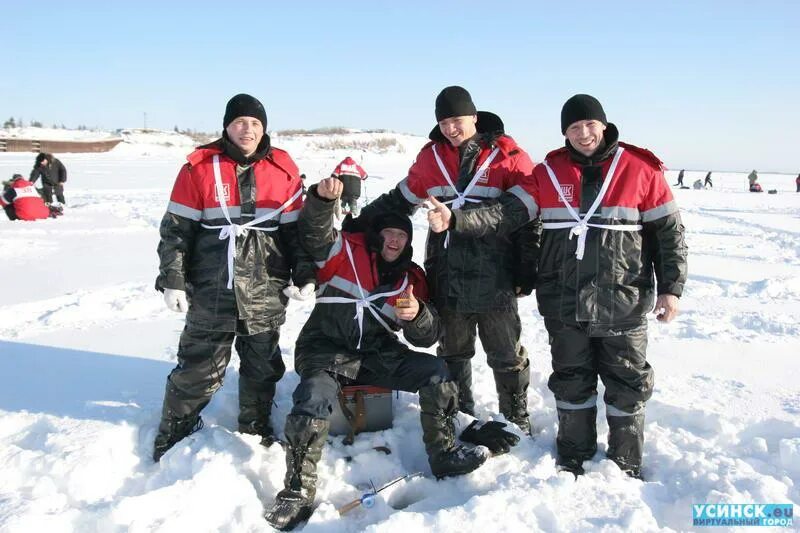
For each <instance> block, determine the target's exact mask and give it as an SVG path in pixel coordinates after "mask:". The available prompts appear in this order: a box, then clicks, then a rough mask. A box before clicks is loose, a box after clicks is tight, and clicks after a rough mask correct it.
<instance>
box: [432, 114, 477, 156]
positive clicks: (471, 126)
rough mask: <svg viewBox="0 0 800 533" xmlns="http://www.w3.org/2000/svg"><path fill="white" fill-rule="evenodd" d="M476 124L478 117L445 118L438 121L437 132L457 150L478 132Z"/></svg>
mask: <svg viewBox="0 0 800 533" xmlns="http://www.w3.org/2000/svg"><path fill="white" fill-rule="evenodd" d="M477 123H478V115H464V116H461V117H450V118H445V119H443V120H440V121H439V131H441V132H442V135H444V137H445V139H447V140H448V141H450V144H452V145H453V146H455V147H456V148H458V147H459V146H461V143H463V142H464V141H466V140H467V139H469V138H471V137H472V136H473V135H475V134H476V133H477V132H478V130H477V126H476V124H477Z"/></svg>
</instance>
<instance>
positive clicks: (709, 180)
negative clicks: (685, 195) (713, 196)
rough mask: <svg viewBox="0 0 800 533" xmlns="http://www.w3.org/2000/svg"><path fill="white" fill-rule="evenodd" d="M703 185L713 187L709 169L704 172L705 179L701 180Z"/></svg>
mask: <svg viewBox="0 0 800 533" xmlns="http://www.w3.org/2000/svg"><path fill="white" fill-rule="evenodd" d="M703 187H708V188H709V189H713V188H714V184H713V183H712V182H711V171H710V170H709V171H708V174H706V179H705V181H704V182H703Z"/></svg>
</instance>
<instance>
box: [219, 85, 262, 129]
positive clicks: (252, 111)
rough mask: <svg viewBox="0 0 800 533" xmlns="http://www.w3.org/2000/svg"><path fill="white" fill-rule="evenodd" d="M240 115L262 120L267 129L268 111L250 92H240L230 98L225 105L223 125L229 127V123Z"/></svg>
mask: <svg viewBox="0 0 800 533" xmlns="http://www.w3.org/2000/svg"><path fill="white" fill-rule="evenodd" d="M238 117H253V118H257V119H258V120H260V121H261V125H262V126H263V127H264V131H267V112H266V110H264V106H263V105H262V104H261V102H259V101H258V99H257V98H254V97H252V96H250V95H249V94H244V93H240V94H237V95H236V96H234V97H233V98H231V99H230V100H228V105H226V106H225V117H224V118H223V119H222V127H223V128H227V127H228V124H230V123H231V122H233V121H234V120H236V119H237V118H238Z"/></svg>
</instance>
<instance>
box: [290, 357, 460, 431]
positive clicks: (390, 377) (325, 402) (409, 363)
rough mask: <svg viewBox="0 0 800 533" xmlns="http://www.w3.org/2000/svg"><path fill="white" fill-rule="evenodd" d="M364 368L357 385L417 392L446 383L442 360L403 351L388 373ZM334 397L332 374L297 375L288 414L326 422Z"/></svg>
mask: <svg viewBox="0 0 800 533" xmlns="http://www.w3.org/2000/svg"><path fill="white" fill-rule="evenodd" d="M365 367H366V365H362V366H361V369H360V370H359V372H358V375H357V376H356V380H355V382H356V384H358V385H374V386H377V387H386V388H387V389H393V390H401V391H406V392H417V391H419V389H421V388H422V387H425V386H427V385H435V384H437V383H441V382H444V381H449V380H450V374H449V373H448V371H447V365H445V363H444V361H443V360H441V359H439V358H438V357H433V356H431V355H428V354H426V353H421V352H407V353H406V355H405V356H404V358H403V361H402V362H401V363H400V364H399V365H398V366H397V367H396V368H395V369H394V371H393V372H391V373H386V374H377V373H375V372H371V371H369V370H368V369H367V368H365ZM338 394H339V382H338V380H337V379H336V375H335V374H333V373H330V372H327V371H318V372H313V373H311V374H310V375H308V376H301V377H300V383H299V384H298V385H297V388H296V389H295V390H294V394H293V395H292V399H293V401H294V406H293V407H292V412H291V413H290V414H292V415H301V416H310V417H312V418H321V419H325V420H327V419H328V418H329V417H330V414H331V413H332V412H333V404H334V402H338Z"/></svg>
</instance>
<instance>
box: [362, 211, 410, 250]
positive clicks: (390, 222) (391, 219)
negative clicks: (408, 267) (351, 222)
mask: <svg viewBox="0 0 800 533" xmlns="http://www.w3.org/2000/svg"><path fill="white" fill-rule="evenodd" d="M372 227H373V228H374V229H375V233H377V234H380V232H381V230H384V229H386V228H396V229H400V230H403V231H405V232H406V235H408V242H409V243H411V238H412V237H413V236H414V230H413V227H412V226H411V220H410V219H409V218H408V217H406V216H402V215H398V214H397V213H384V214H382V215H378V216H377V217H375V219H374V220H373V221H372Z"/></svg>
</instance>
